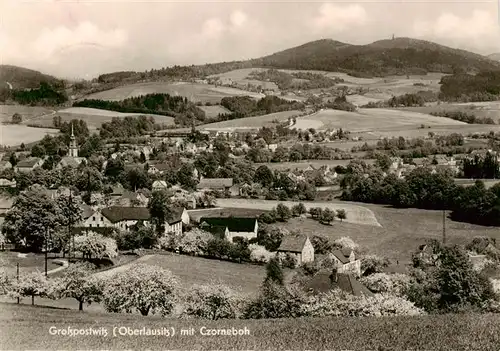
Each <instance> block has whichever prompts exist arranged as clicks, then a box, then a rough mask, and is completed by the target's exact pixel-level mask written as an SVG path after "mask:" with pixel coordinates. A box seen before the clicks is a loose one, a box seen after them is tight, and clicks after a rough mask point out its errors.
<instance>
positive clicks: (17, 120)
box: [12, 113, 23, 124]
mask: <svg viewBox="0 0 500 351" xmlns="http://www.w3.org/2000/svg"><path fill="white" fill-rule="evenodd" d="M22 121H23V116H21V115H20V114H19V113H14V114H13V115H12V123H14V124H20V123H21V122H22Z"/></svg>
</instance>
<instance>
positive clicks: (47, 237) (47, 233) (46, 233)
mask: <svg viewBox="0 0 500 351" xmlns="http://www.w3.org/2000/svg"><path fill="white" fill-rule="evenodd" d="M48 240H49V229H48V228H47V230H46V232H45V276H47V260H48V257H47V248H48V245H47V241H48Z"/></svg>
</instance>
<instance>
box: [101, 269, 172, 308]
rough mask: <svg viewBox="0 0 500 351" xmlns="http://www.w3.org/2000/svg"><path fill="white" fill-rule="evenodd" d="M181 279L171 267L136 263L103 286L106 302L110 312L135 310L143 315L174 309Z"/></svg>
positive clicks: (105, 304) (105, 305) (104, 301)
mask: <svg viewBox="0 0 500 351" xmlns="http://www.w3.org/2000/svg"><path fill="white" fill-rule="evenodd" d="M178 285H179V284H178V281H177V279H176V278H175V276H173V275H172V273H171V272H170V271H168V270H165V269H163V268H162V267H159V266H152V265H148V264H143V263H140V264H137V265H133V266H132V267H131V268H129V269H127V270H126V271H123V272H119V273H116V274H115V275H114V276H112V278H111V279H110V280H109V283H108V285H107V286H106V287H105V289H104V298H103V303H104V307H105V308H106V311H108V312H115V313H118V312H122V311H124V312H126V313H132V311H133V310H137V311H139V312H140V313H141V314H142V315H143V316H147V315H148V314H149V313H151V314H156V313H159V314H161V315H162V316H165V315H168V314H169V313H170V312H172V309H173V307H174V298H175V294H176V290H177V288H178Z"/></svg>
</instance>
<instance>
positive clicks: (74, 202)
mask: <svg viewBox="0 0 500 351" xmlns="http://www.w3.org/2000/svg"><path fill="white" fill-rule="evenodd" d="M56 205H57V207H58V208H59V212H60V214H61V220H60V224H61V225H62V226H64V227H66V228H67V230H68V232H67V233H68V235H67V239H68V240H69V238H70V237H71V235H72V228H73V226H74V225H75V224H76V223H80V222H81V221H82V220H83V217H82V215H83V210H82V202H81V201H80V199H79V198H78V197H73V196H72V195H71V194H70V195H69V196H68V195H65V194H62V195H60V196H59V197H58V198H57V200H56ZM63 238H64V237H63ZM62 244H63V245H62V248H63V249H64V247H65V246H66V244H67V241H66V242H63V243H62ZM64 252H65V250H63V254H64Z"/></svg>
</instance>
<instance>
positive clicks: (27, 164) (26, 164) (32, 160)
mask: <svg viewBox="0 0 500 351" xmlns="http://www.w3.org/2000/svg"><path fill="white" fill-rule="evenodd" d="M42 165H43V160H42V159H41V158H39V157H29V158H26V159H24V160H21V161H19V162H18V163H17V165H16V168H15V169H16V172H21V173H27V172H31V171H32V170H34V169H35V168H38V167H41V166H42Z"/></svg>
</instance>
